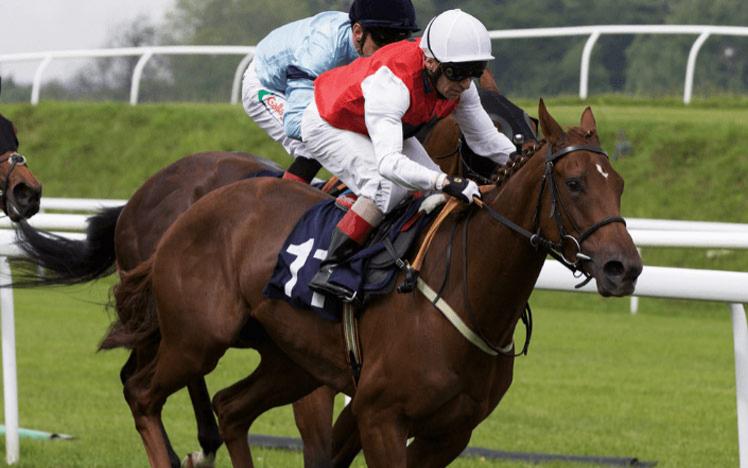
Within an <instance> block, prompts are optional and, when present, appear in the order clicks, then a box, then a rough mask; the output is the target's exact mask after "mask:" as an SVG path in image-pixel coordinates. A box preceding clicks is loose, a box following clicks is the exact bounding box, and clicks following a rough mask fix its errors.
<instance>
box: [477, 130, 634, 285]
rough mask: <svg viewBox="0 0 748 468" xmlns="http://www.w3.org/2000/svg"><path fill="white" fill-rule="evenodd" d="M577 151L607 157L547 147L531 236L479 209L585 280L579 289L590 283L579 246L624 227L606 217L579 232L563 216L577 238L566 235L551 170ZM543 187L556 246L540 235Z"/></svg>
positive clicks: (600, 151)
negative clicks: (569, 248) (614, 226)
mask: <svg viewBox="0 0 748 468" xmlns="http://www.w3.org/2000/svg"><path fill="white" fill-rule="evenodd" d="M578 151H588V152H592V153H597V154H600V155H602V156H605V157H606V158H607V157H608V153H606V152H605V151H604V150H603V149H602V148H600V147H599V146H594V145H571V146H566V147H564V148H561V149H560V150H558V151H556V152H555V153H554V152H553V149H552V145H551V144H550V143H548V151H547V154H546V158H545V170H544V172H543V177H542V179H541V185H540V192H539V193H538V201H537V203H536V207H535V218H534V227H533V230H532V232H531V231H528V230H527V229H525V228H523V227H522V226H519V225H517V224H516V223H514V222H513V221H511V220H510V219H509V218H507V217H506V216H504V215H502V214H501V213H499V212H498V211H496V210H495V209H494V208H492V207H491V206H490V205H489V204H488V203H482V202H481V203H479V205H480V206H482V207H483V208H484V209H486V211H487V212H488V214H489V215H490V216H491V218H493V219H494V220H496V221H498V222H499V223H501V224H503V225H504V226H506V227H508V228H509V229H511V230H513V231H515V232H517V233H518V234H520V235H522V236H524V237H526V238H527V239H528V240H529V242H530V245H532V246H533V247H534V248H536V249H543V250H544V251H546V252H547V253H548V254H549V255H550V256H552V257H553V258H555V259H556V260H558V261H559V262H560V263H561V264H562V265H564V266H565V267H566V268H568V269H569V270H571V271H572V273H574V276H575V277H577V278H579V277H582V276H584V277H585V279H584V280H583V281H582V282H581V283H579V284H578V285H576V286H575V287H576V288H581V287H582V286H584V285H586V284H587V283H589V282H590V281H591V280H592V275H590V273H588V272H587V271H585V270H584V269H582V267H581V263H582V262H590V261H592V257H590V256H589V255H587V254H585V253H584V252H582V244H583V243H584V241H585V240H587V239H588V238H589V237H590V236H591V235H592V234H594V233H595V232H596V231H597V230H598V229H600V228H601V227H603V226H606V225H608V224H611V223H623V224H624V225H626V220H624V219H623V217H621V216H608V217H606V218H603V219H601V220H600V221H597V222H595V223H593V224H592V225H591V226H589V227H588V228H587V229H585V230H581V229H579V228H578V227H577V225H576V223H575V222H574V220H573V219H572V218H571V217H570V216H568V215H565V216H566V218H567V219H568V220H569V221H570V222H571V224H572V225H573V226H574V229H575V230H576V231H577V232H579V236H578V237H574V236H573V235H571V234H569V233H567V232H566V229H565V228H564V224H563V222H562V219H561V218H562V214H563V212H564V206H563V204H562V203H561V200H560V198H559V193H558V185H557V184H556V178H555V177H554V171H553V169H554V167H555V165H556V163H557V162H558V161H559V160H560V159H561V158H563V157H565V156H567V155H569V154H572V153H575V152H578ZM546 185H547V186H549V187H550V189H549V190H550V193H551V216H553V219H554V221H555V223H556V228H557V229H558V232H559V240H558V242H554V241H552V240H550V239H548V238H547V237H545V236H544V235H543V234H542V233H541V232H540V210H541V207H542V203H543V194H544V193H545V189H546ZM565 242H570V243H571V244H572V245H573V246H574V248H575V249H576V254H575V255H574V257H573V258H572V259H571V260H570V259H568V258H566V255H565V254H564V252H563V251H564V243H565Z"/></svg>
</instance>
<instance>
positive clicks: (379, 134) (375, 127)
mask: <svg viewBox="0 0 748 468" xmlns="http://www.w3.org/2000/svg"><path fill="white" fill-rule="evenodd" d="M361 89H362V90H363V95H364V113H365V120H366V128H367V130H368V132H369V137H370V138H371V142H372V144H373V145H374V154H375V155H376V157H377V161H378V164H379V173H380V174H381V175H382V177H384V178H386V179H388V180H391V181H392V182H394V183H396V184H398V185H400V186H403V187H405V188H407V189H410V190H424V191H429V190H434V189H436V188H437V180H439V181H440V182H441V183H443V182H444V178H445V177H446V175H444V174H442V173H440V172H437V171H434V170H431V169H429V168H427V167H424V166H422V165H420V164H418V163H417V162H415V161H412V160H411V159H409V158H408V157H407V156H406V155H404V154H403V123H402V118H403V115H405V112H406V111H407V110H408V108H409V107H410V93H409V92H408V87H407V86H406V85H405V83H403V82H402V80H400V78H398V77H397V76H395V74H394V73H392V71H391V70H390V69H389V68H387V67H384V66H383V67H382V68H380V69H379V70H377V71H376V73H374V74H372V75H369V76H368V77H367V78H366V79H365V80H364V81H363V82H362V83H361Z"/></svg>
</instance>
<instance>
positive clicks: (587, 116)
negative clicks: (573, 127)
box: [580, 106, 597, 133]
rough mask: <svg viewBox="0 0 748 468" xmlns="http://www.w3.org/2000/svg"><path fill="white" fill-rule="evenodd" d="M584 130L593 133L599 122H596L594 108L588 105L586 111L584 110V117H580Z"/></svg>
mask: <svg viewBox="0 0 748 468" xmlns="http://www.w3.org/2000/svg"><path fill="white" fill-rule="evenodd" d="M580 123H581V125H580V126H581V127H582V130H584V131H585V132H587V133H592V132H594V131H595V130H597V123H596V122H595V116H594V115H592V109H591V108H590V107H589V106H588V107H587V108H586V109H585V110H584V112H582V118H581V119H580Z"/></svg>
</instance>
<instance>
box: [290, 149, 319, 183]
mask: <svg viewBox="0 0 748 468" xmlns="http://www.w3.org/2000/svg"><path fill="white" fill-rule="evenodd" d="M321 167H322V165H321V164H320V163H319V162H317V161H316V160H314V159H309V158H305V157H303V156H299V157H297V158H296V159H294V161H293V162H292V163H291V165H290V166H289V167H288V169H287V170H286V172H284V173H283V178H284V179H290V180H295V181H297V182H301V183H302V184H308V183H310V182H311V181H312V179H314V176H315V175H317V172H319V170H320V168H321Z"/></svg>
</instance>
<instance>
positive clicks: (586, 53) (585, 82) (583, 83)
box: [579, 31, 600, 99]
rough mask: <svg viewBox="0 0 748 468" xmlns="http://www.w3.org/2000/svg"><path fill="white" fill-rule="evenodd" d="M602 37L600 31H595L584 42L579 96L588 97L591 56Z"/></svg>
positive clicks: (581, 97)
mask: <svg viewBox="0 0 748 468" xmlns="http://www.w3.org/2000/svg"><path fill="white" fill-rule="evenodd" d="M599 37H600V31H595V32H593V33H592V34H591V35H590V38H589V39H587V42H585V44H584V50H583V51H582V65H581V67H580V70H579V98H580V99H587V94H588V93H587V91H588V87H589V80H590V57H591V56H592V49H593V48H594V47H595V43H596V42H597V39H598V38H599Z"/></svg>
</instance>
